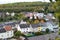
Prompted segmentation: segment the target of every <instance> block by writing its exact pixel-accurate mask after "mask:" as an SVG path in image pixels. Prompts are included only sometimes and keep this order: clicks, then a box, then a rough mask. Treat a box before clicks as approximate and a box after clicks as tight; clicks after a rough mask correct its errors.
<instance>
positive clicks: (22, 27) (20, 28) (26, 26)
mask: <svg viewBox="0 0 60 40" xmlns="http://www.w3.org/2000/svg"><path fill="white" fill-rule="evenodd" d="M17 30H18V31H21V32H22V33H28V32H31V28H30V25H29V24H18V25H17Z"/></svg>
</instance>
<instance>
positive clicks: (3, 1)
mask: <svg viewBox="0 0 60 40" xmlns="http://www.w3.org/2000/svg"><path fill="white" fill-rule="evenodd" d="M34 1H43V2H44V1H45V2H49V0H0V4H7V3H15V2H34Z"/></svg>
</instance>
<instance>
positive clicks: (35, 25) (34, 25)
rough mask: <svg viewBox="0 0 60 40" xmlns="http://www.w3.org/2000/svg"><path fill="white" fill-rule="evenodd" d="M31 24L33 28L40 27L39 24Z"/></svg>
mask: <svg viewBox="0 0 60 40" xmlns="http://www.w3.org/2000/svg"><path fill="white" fill-rule="evenodd" d="M31 26H32V27H33V28H36V27H40V25H39V24H31Z"/></svg>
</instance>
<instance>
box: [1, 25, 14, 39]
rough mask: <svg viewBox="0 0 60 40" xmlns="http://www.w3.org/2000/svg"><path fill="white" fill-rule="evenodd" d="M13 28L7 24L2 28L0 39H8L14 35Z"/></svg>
mask: <svg viewBox="0 0 60 40" xmlns="http://www.w3.org/2000/svg"><path fill="white" fill-rule="evenodd" d="M13 35H14V34H13V30H12V28H11V26H5V27H4V28H0V39H7V38H11V37H13Z"/></svg>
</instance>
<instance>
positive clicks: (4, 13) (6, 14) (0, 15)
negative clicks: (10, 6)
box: [0, 12, 15, 17]
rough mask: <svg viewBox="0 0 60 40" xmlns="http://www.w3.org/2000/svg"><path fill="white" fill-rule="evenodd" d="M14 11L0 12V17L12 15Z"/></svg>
mask: <svg viewBox="0 0 60 40" xmlns="http://www.w3.org/2000/svg"><path fill="white" fill-rule="evenodd" d="M14 15H15V13H14V12H12V13H9V12H0V17H5V16H14Z"/></svg>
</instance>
